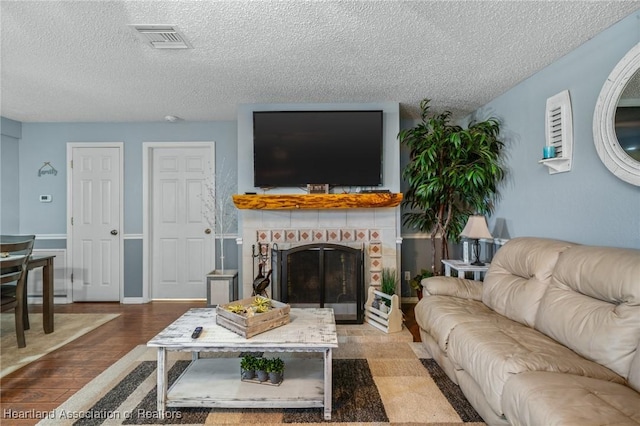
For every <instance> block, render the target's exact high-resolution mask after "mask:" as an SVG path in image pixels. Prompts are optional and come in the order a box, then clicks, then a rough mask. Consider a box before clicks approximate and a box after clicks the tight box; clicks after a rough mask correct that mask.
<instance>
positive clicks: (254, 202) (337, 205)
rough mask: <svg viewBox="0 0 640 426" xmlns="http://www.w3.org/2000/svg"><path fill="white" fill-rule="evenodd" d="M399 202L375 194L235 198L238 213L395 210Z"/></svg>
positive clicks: (396, 195)
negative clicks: (256, 211) (300, 210)
mask: <svg viewBox="0 0 640 426" xmlns="http://www.w3.org/2000/svg"><path fill="white" fill-rule="evenodd" d="M401 201H402V193H392V192H375V193H366V194H361V193H357V194H274V195H263V194H256V195H253V194H252V195H240V194H239V195H234V196H233V203H234V204H235V205H236V207H237V208H239V209H249V210H295V209H317V210H319V209H364V208H366V209H371V208H382V207H395V206H397V205H399V204H400V202H401Z"/></svg>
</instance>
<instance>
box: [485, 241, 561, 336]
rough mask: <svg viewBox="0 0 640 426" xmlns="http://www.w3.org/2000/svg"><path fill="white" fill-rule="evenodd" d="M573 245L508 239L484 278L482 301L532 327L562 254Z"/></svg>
mask: <svg viewBox="0 0 640 426" xmlns="http://www.w3.org/2000/svg"><path fill="white" fill-rule="evenodd" d="M572 245H573V244H572V243H568V242H564V241H557V240H550V239H544V238H533V237H521V238H514V239H512V240H510V241H508V242H507V243H506V244H505V245H504V246H503V247H502V248H501V249H500V250H498V252H497V253H496V255H495V256H494V258H493V260H492V261H491V266H490V267H489V270H488V271H487V274H486V276H485V279H484V285H483V291H482V301H483V302H484V303H485V304H486V305H487V306H488V307H490V308H491V309H493V310H494V311H496V312H498V313H500V314H502V315H504V316H506V317H507V318H510V319H512V320H514V321H518V322H520V323H522V324H525V325H528V326H530V327H533V325H534V321H535V318H536V311H537V310H538V305H539V303H540V299H541V298H542V295H543V294H544V291H545V289H546V288H547V285H548V284H549V282H550V279H551V273H552V271H553V268H554V266H555V264H556V261H557V260H558V257H559V255H560V253H561V252H562V251H564V250H566V249H567V248H568V247H571V246H572Z"/></svg>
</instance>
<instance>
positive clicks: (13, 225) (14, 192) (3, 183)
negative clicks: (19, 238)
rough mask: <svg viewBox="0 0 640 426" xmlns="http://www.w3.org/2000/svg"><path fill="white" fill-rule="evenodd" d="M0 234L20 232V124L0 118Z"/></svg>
mask: <svg viewBox="0 0 640 426" xmlns="http://www.w3.org/2000/svg"><path fill="white" fill-rule="evenodd" d="M0 137H1V138H2V140H1V142H0V234H17V233H19V232H20V212H19V209H18V208H16V206H17V205H18V204H19V203H20V189H19V185H20V179H19V177H18V172H19V170H20V169H19V162H20V155H19V142H20V138H21V137H22V123H20V122H18V121H14V120H9V119H7V118H4V117H2V119H1V120H0Z"/></svg>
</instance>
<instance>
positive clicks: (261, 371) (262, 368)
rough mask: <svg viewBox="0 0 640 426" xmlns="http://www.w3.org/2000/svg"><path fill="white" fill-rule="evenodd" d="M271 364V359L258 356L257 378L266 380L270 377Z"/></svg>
mask: <svg viewBox="0 0 640 426" xmlns="http://www.w3.org/2000/svg"><path fill="white" fill-rule="evenodd" d="M268 365H269V360H268V359H267V358H263V357H257V358H256V364H255V369H256V378H257V379H258V381H260V382H266V381H267V379H268V378H269V373H267V366H268Z"/></svg>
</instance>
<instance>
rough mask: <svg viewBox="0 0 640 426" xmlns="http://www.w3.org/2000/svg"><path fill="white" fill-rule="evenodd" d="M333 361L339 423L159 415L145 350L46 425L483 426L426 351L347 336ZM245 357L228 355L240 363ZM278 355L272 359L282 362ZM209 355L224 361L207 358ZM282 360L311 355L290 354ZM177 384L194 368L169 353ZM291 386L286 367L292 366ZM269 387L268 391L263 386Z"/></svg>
mask: <svg viewBox="0 0 640 426" xmlns="http://www.w3.org/2000/svg"><path fill="white" fill-rule="evenodd" d="M339 340H340V347H339V348H338V349H336V350H335V351H334V354H333V393H332V401H333V402H332V417H331V420H324V419H323V416H322V409H320V408H309V409H275V408H274V409H219V408H170V409H168V410H167V412H166V418H165V419H159V418H158V417H159V416H158V412H157V411H156V362H155V359H156V358H155V356H156V352H155V350H153V349H150V348H146V347H145V346H144V345H141V346H138V347H137V348H135V349H134V350H133V351H131V352H130V353H129V354H127V355H126V356H125V357H124V358H122V359H121V360H119V361H118V362H117V363H116V364H114V365H113V366H112V367H110V368H109V369H107V370H106V371H105V372H104V373H102V374H101V375H100V376H98V377H97V378H96V379H94V380H93V381H92V382H90V383H89V384H87V386H85V387H84V388H82V389H81V390H80V391H79V392H77V393H76V394H75V395H74V396H73V397H71V398H70V399H69V400H68V401H67V402H65V403H63V404H62V405H61V406H60V407H58V408H57V409H56V410H53V411H52V412H50V413H48V418H46V419H43V420H42V421H41V422H40V423H39V425H56V426H59V425H77V426H81V425H121V424H124V425H126V424H154V425H155V424H183V425H222V424H227V425H228V424H236V425H238V424H242V425H249V424H260V425H262V426H268V425H276V424H298V425H313V424H320V423H338V424H341V425H362V424H375V425H462V424H464V425H465V426H471V425H481V424H484V423H482V418H481V417H480V416H479V415H478V414H477V413H476V412H475V411H474V410H473V408H472V407H471V405H470V404H469V403H468V402H467V400H466V399H465V398H464V395H463V394H462V392H461V391H460V389H459V388H458V387H457V385H455V384H453V383H452V382H451V381H450V380H449V379H448V378H447V377H446V374H444V372H442V370H440V368H439V367H438V366H437V364H436V363H435V362H434V361H433V360H431V359H426V358H425V356H424V355H425V354H424V353H423V352H422V351H421V346H420V345H421V344H419V343H412V342H406V341H384V340H385V339H384V337H383V338H381V339H380V341H371V340H367V341H362V340H359V339H358V338H357V337H342V338H341V339H340V338H339ZM240 355H241V354H239V353H238V354H226V355H224V356H234V357H238V358H239V357H240ZM274 355H275V354H268V353H267V354H264V356H274ZM206 356H214V357H215V356H223V355H221V354H206ZM277 356H280V357H283V358H285V366H286V357H287V356H309V355H308V354H306V355H300V354H293V355H289V354H282V353H278V354H277ZM168 360H169V361H168V366H169V383H170V384H171V383H172V382H173V381H175V380H176V378H177V377H178V376H179V375H180V373H181V372H182V371H184V369H185V368H186V366H187V365H188V364H189V362H190V361H189V360H190V354H183V353H175V352H169V356H168ZM285 380H286V367H285ZM255 386H262V385H255Z"/></svg>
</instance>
